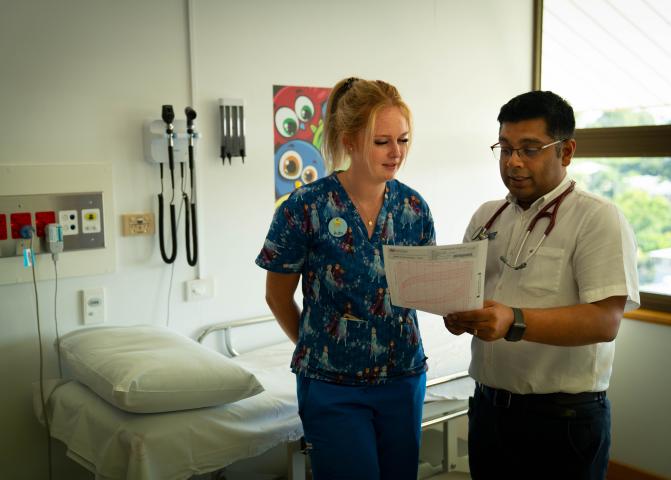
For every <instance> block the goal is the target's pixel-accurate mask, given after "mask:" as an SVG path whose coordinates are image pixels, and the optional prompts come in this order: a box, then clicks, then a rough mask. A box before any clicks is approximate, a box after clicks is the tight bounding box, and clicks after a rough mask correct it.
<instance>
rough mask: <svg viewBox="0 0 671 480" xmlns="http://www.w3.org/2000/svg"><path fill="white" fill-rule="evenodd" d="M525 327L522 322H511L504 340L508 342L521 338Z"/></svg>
mask: <svg viewBox="0 0 671 480" xmlns="http://www.w3.org/2000/svg"><path fill="white" fill-rule="evenodd" d="M526 329H527V326H526V325H525V324H524V323H523V324H521V325H518V324H515V323H513V324H512V325H511V327H510V330H508V333H507V334H506V340H508V341H509V342H517V341H520V340H522V337H523V336H524V331H525V330H526Z"/></svg>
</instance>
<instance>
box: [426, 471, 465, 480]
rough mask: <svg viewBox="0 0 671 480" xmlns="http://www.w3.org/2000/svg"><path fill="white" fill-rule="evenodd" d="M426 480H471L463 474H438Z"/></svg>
mask: <svg viewBox="0 0 671 480" xmlns="http://www.w3.org/2000/svg"><path fill="white" fill-rule="evenodd" d="M427 480H471V476H470V475H469V474H468V473H463V472H452V473H439V474H438V475H433V476H432V477H429V478H428V479H427Z"/></svg>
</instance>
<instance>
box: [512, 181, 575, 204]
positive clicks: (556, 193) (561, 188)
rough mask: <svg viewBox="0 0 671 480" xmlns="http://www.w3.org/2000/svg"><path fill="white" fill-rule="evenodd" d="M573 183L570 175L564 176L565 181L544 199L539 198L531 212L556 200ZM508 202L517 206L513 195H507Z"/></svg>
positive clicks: (544, 196) (543, 197)
mask: <svg viewBox="0 0 671 480" xmlns="http://www.w3.org/2000/svg"><path fill="white" fill-rule="evenodd" d="M569 183H571V178H570V177H569V176H568V175H564V179H563V180H562V181H561V182H559V185H557V186H556V187H555V188H554V189H553V190H551V191H549V192H548V193H546V194H545V195H543V196H542V197H539V198H538V199H536V201H535V202H534V203H532V204H531V205H530V206H529V210H534V211H535V210H538V209H539V208H542V207H543V205H545V204H546V203H547V202H551V201H552V200H554V199H555V198H556V197H558V196H559V195H561V193H562V192H563V191H564V190H565V189H566V187H568V184H569ZM506 200H508V201H509V202H510V203H512V204H513V205H515V206H518V205H517V198H515V197H514V196H513V195H512V194H511V193H508V195H506Z"/></svg>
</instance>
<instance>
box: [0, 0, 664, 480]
mask: <svg viewBox="0 0 671 480" xmlns="http://www.w3.org/2000/svg"><path fill="white" fill-rule="evenodd" d="M192 3H193V9H192V14H193V16H192V18H193V22H192V25H193V30H192V34H193V40H194V42H193V48H194V50H193V52H194V56H193V62H194V70H193V78H194V84H193V91H194V92H195V98H194V99H193V104H194V107H195V108H196V110H197V112H198V119H197V126H198V129H199V130H200V131H201V133H202V134H203V139H202V141H201V142H200V147H199V152H198V158H197V168H198V172H199V177H198V184H199V188H200V190H199V193H198V201H199V205H200V206H199V219H200V222H201V226H202V228H201V239H200V242H201V243H200V247H201V261H202V263H201V267H200V273H201V275H202V276H206V277H211V278H214V280H215V282H216V295H215V298H214V299H212V300H207V301H203V302H196V303H186V302H184V300H183V296H182V292H183V284H184V282H185V281H186V280H190V279H193V278H195V276H196V275H197V271H196V270H194V269H192V268H189V267H188V266H187V265H186V262H185V261H184V249H183V248H182V249H181V252H180V255H179V259H178V262H177V264H176V267H175V271H174V280H173V289H172V294H171V296H170V298H169V299H168V289H169V285H170V274H171V269H170V267H168V266H166V265H164V264H163V263H162V262H161V260H160V255H159V253H158V248H157V239H156V238H155V237H152V238H142V237H121V236H119V232H120V227H119V228H117V231H116V232H108V234H115V235H117V238H116V249H117V252H116V254H117V255H116V257H117V268H116V272H115V273H114V274H110V275H101V276H93V277H79V278H65V279H62V280H61V281H60V282H59V309H58V317H59V320H60V330H61V333H63V332H67V331H69V330H72V329H74V328H76V327H78V326H79V325H80V323H81V312H80V307H79V297H78V292H79V290H81V289H83V288H87V287H105V289H106V299H107V318H108V321H109V322H113V323H124V324H131V323H139V322H148V323H156V324H160V323H165V322H166V316H167V310H168V309H167V302H168V301H170V318H171V320H170V323H171V326H172V327H174V328H176V329H177V330H179V331H181V332H183V333H185V334H187V335H194V333H195V332H197V331H198V330H199V329H200V328H201V327H202V326H203V325H207V324H209V323H213V322H215V321H221V320H227V319H236V318H245V317H251V316H256V315H261V314H265V313H266V312H267V308H266V306H265V304H264V301H263V285H264V278H265V277H264V272H263V271H262V270H261V269H259V268H257V267H256V266H255V265H254V263H253V260H254V258H255V256H256V254H257V253H258V250H259V248H260V246H261V244H262V241H263V238H264V236H265V233H266V230H267V227H268V225H269V222H270V219H271V216H272V212H273V200H274V196H273V168H272V165H273V145H272V138H273V137H272V125H273V122H272V85H274V84H280V85H281V84H288V85H292V84H293V85H313V86H325V87H330V86H332V85H333V84H334V83H335V82H336V81H337V80H339V79H340V78H342V77H345V76H350V75H356V76H361V77H365V78H380V79H385V80H387V81H390V82H392V83H394V84H396V85H397V86H398V87H399V89H400V90H401V93H402V94H403V95H404V97H405V98H406V100H407V101H408V103H409V104H410V106H411V107H412V109H413V112H414V116H415V127H416V136H415V139H414V144H413V150H412V152H411V155H410V158H409V161H408V163H407V166H406V167H405V169H404V170H403V171H402V173H401V175H400V178H401V180H403V181H405V182H406V183H408V184H410V185H411V186H414V187H416V188H417V189H418V190H419V191H420V192H422V194H423V195H424V196H425V198H426V199H427V201H428V202H429V204H430V205H431V208H432V210H433V213H434V217H435V220H436V227H437V231H438V240H439V242H440V243H447V242H456V241H459V240H460V238H461V234H462V231H463V229H464V227H465V225H466V223H467V221H468V218H469V216H470V213H471V212H472V211H473V210H474V209H475V208H476V207H477V205H479V204H480V203H481V202H482V201H484V200H485V199H488V198H491V197H497V196H501V195H502V193H503V188H502V186H501V185H500V181H499V178H498V174H497V172H496V167H495V165H494V162H493V160H492V159H491V154H490V153H489V151H488V148H487V146H488V145H490V144H491V143H492V142H493V141H494V139H495V138H496V132H497V124H496V121H495V118H496V114H497V112H498V108H499V107H500V105H501V104H502V103H503V102H505V101H506V100H508V99H509V98H510V97H512V96H513V95H515V94H517V93H520V92H522V91H525V90H527V89H528V88H529V86H530V77H531V4H532V2H531V0H515V1H507V2H499V1H497V0H479V1H477V2H473V1H469V0H450V1H447V0H434V1H429V0H424V1H418V2H412V3H411V2H407V1H403V0H369V1H354V0H344V1H341V2H327V1H325V0H312V1H309V0H289V1H285V2H274V1H271V0H257V1H248V2H243V1H237V2H234V1H232V0H229V1H221V0H218V1H217V0H196V1H194V2H192ZM2 12H3V13H2V16H0V65H2V67H1V68H2V75H1V76H0V82H2V83H1V85H0V105H1V106H2V114H1V115H0V132H2V134H1V135H2V141H1V142H0V165H2V164H34V163H48V164H64V163H79V162H94V163H98V162H100V163H109V164H111V165H112V166H113V171H114V178H113V185H114V192H113V195H114V205H113V206H112V207H113V212H114V214H115V219H116V222H117V226H118V224H119V221H118V215H120V214H121V213H127V212H138V211H156V194H157V193H158V190H159V180H158V169H157V168H156V167H154V166H151V165H149V164H147V163H145V162H144V160H143V152H142V135H141V125H142V122H143V121H144V120H145V119H146V118H150V117H153V118H157V117H158V116H159V113H160V106H161V105H162V104H164V103H172V104H173V105H175V110H176V112H178V113H181V112H182V111H183V107H184V106H186V105H187V104H189V103H190V102H191V84H190V81H189V78H190V77H189V55H188V52H189V49H188V41H187V40H188V29H187V4H186V1H185V0H142V1H132V0H117V1H114V2H110V1H95V0H94V1H91V0H59V1H53V0H41V1H39V0H24V1H22V2H3V8H2ZM221 96H232V97H241V98H244V99H245V102H246V106H247V128H248V137H247V149H248V158H247V160H246V162H245V164H244V165H241V163H240V161H239V159H236V160H234V162H233V165H232V166H229V165H228V164H227V165H226V166H222V165H221V160H220V159H219V158H218V108H217V99H218V98H219V97H221ZM180 116H181V114H180ZM43 187H44V189H45V191H48V185H44V186H43ZM1 194H2V192H0V195H1ZM180 233H181V230H180ZM180 238H181V235H180ZM180 242H181V240H180ZM182 245H183V244H182ZM67 258H68V256H67V254H64V255H63V256H62V260H61V261H62V262H67ZM39 288H40V293H41V302H40V310H41V315H42V322H43V332H44V334H45V336H46V339H47V340H46V341H45V344H46V343H50V342H51V340H52V339H53V335H54V328H53V315H54V311H53V306H52V299H53V297H52V295H53V282H52V281H44V282H40V283H39ZM0 307H1V308H0V328H1V330H0V331H1V332H2V334H1V335H0V372H1V374H2V377H1V378H2V380H3V382H2V384H3V387H4V388H3V391H4V393H3V395H2V396H0V424H1V425H2V429H1V433H0V477H2V478H5V477H6V478H43V477H44V475H45V471H46V452H45V448H44V445H45V441H44V431H43V429H42V428H41V427H40V426H39V425H38V424H37V422H36V421H35V420H34V417H33V414H32V411H31V382H33V381H35V380H36V379H37V376H38V363H37V358H38V350H37V336H36V325H35V313H34V298H33V293H32V286H31V285H30V284H18V285H9V286H2V287H0ZM47 360H48V362H49V363H50V365H51V367H50V368H49V369H48V374H49V375H53V374H54V372H55V370H54V368H53V365H54V360H55V357H54V355H53V353H52V352H51V351H50V350H49V354H48V356H47ZM7 386H9V387H7ZM614 409H615V407H614ZM660 435H661V434H660ZM59 453H60V455H57V468H58V469H57V472H58V475H57V478H75V475H76V474H75V473H74V471H75V470H76V469H74V468H73V467H72V466H69V467H68V466H67V465H65V463H66V462H65V461H64V460H63V459H62V452H59ZM630 463H634V464H635V463H636V461H632V462H630ZM66 472H67V473H66Z"/></svg>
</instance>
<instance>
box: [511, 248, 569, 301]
mask: <svg viewBox="0 0 671 480" xmlns="http://www.w3.org/2000/svg"><path fill="white" fill-rule="evenodd" d="M562 268H564V249H563V248H553V247H540V248H539V249H538V250H537V251H536V253H535V254H534V255H533V256H532V257H531V258H530V259H529V260H528V264H527V267H526V269H525V270H526V271H525V272H524V273H523V274H522V278H521V280H520V288H522V289H523V290H525V291H526V292H528V293H530V294H532V295H543V294H547V293H556V292H557V291H559V281H560V279H561V270H562Z"/></svg>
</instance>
